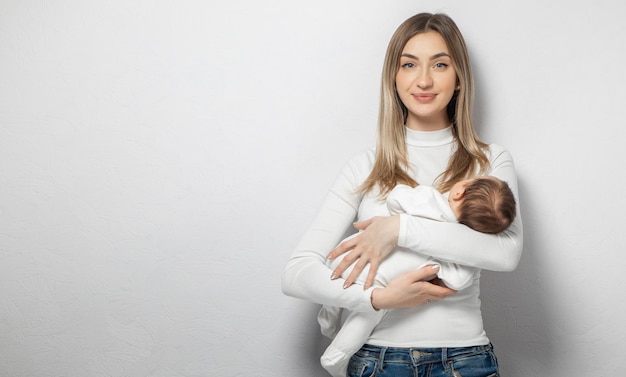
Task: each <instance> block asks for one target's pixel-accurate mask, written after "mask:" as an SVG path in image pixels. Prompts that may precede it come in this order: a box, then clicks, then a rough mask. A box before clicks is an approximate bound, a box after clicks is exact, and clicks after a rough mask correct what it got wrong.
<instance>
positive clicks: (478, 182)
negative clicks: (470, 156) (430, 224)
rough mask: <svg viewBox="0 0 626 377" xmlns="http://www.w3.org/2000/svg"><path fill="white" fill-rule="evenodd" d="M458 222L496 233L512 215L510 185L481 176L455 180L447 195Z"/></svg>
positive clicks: (508, 221)
mask: <svg viewBox="0 0 626 377" xmlns="http://www.w3.org/2000/svg"><path fill="white" fill-rule="evenodd" d="M448 202H449V203H450V207H451V208H452V210H453V211H454V214H455V215H456V217H457V219H458V221H459V223H461V224H464V225H467V226H469V227H470V228H472V229H474V230H477V231H479V232H483V233H499V232H501V231H503V230H505V229H506V228H508V227H509V225H511V223H512V222H513V219H514V218H515V213H516V210H515V196H513V192H512V191H511V188H510V187H509V185H508V184H507V183H506V182H504V181H501V180H499V179H497V178H494V177H490V176H484V177H476V178H471V179H466V180H464V181H460V182H457V183H456V184H455V185H454V186H452V189H451V190H450V196H449V197H448Z"/></svg>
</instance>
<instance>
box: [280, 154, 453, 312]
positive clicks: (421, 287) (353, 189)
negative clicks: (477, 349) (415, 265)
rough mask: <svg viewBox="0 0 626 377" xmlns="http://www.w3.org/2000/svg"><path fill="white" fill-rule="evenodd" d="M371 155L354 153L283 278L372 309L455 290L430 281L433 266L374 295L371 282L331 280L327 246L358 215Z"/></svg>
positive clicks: (316, 295) (292, 291)
mask: <svg viewBox="0 0 626 377" xmlns="http://www.w3.org/2000/svg"><path fill="white" fill-rule="evenodd" d="M373 158H374V156H373V153H370V154H368V155H362V156H361V157H360V158H359V157H357V158H355V159H353V160H352V161H351V162H350V163H349V164H348V165H347V166H346V167H345V168H344V169H343V171H342V173H341V174H340V176H339V177H338V178H337V180H336V182H335V184H334V185H333V187H332V189H331V190H330V192H329V193H328V195H327V196H326V199H325V200H324V203H323V205H322V207H321V208H320V210H319V212H318V214H317V216H316V217H315V219H314V221H313V223H312V224H311V226H310V227H309V229H308V230H307V231H306V233H305V234H304V236H303V237H302V239H301V241H300V243H299V244H298V246H297V247H296V250H295V251H294V252H293V254H292V256H291V258H290V259H289V261H288V263H287V266H286V268H285V271H284V273H283V278H282V290H283V292H284V293H285V294H286V295H288V296H292V297H297V298H301V299H305V300H307V301H312V302H315V303H318V304H323V305H331V306H337V307H342V308H347V309H350V310H355V311H360V312H369V311H373V310H374V308H373V305H377V306H376V307H377V308H378V309H381V308H384V309H386V308H399V307H407V306H415V305H419V304H421V303H423V302H426V301H429V300H438V299H441V298H443V297H446V296H448V295H451V294H454V293H455V291H453V290H451V289H449V288H446V287H441V286H439V285H436V284H432V283H429V282H428V281H429V280H431V279H433V278H434V277H435V275H436V271H435V270H433V269H432V268H431V267H424V268H422V269H419V270H417V271H414V272H412V273H410V274H404V275H402V276H400V277H398V278H396V279H393V280H392V281H391V282H390V283H389V285H388V286H387V287H386V288H376V297H374V295H373V288H367V289H364V287H362V286H360V285H353V286H350V287H347V288H345V286H346V281H345V280H343V279H342V278H341V277H339V278H337V279H333V280H331V278H330V277H331V270H330V268H328V267H327V266H326V257H327V254H328V251H329V250H331V249H332V248H333V247H335V246H336V244H337V242H339V241H340V240H341V238H342V237H343V236H344V234H345V232H346V231H347V230H348V229H349V228H350V227H351V225H352V222H353V221H354V218H355V216H356V213H357V209H358V206H359V204H360V201H361V198H362V196H361V194H359V193H358V191H357V188H358V187H359V186H360V184H361V182H363V180H364V179H365V177H366V176H367V174H369V171H370V170H371V162H372V161H373ZM396 229H397V227H396ZM396 239H397V235H396ZM338 276H339V275H338Z"/></svg>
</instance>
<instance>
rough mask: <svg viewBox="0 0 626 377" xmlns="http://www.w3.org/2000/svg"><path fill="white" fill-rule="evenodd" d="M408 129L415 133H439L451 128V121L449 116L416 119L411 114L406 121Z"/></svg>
mask: <svg viewBox="0 0 626 377" xmlns="http://www.w3.org/2000/svg"><path fill="white" fill-rule="evenodd" d="M406 127H407V128H409V129H411V130H413V131H439V130H443V129H444V128H448V127H450V120H449V119H448V115H447V114H442V115H440V116H435V117H429V118H426V117H416V116H412V115H411V114H409V116H408V117H407V120H406Z"/></svg>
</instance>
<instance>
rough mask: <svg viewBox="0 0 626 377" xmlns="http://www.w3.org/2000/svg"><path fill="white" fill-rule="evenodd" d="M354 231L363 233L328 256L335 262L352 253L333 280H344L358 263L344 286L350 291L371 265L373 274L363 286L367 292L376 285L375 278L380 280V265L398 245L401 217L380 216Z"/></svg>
mask: <svg viewBox="0 0 626 377" xmlns="http://www.w3.org/2000/svg"><path fill="white" fill-rule="evenodd" d="M354 227H355V228H356V229H358V230H361V232H360V233H359V234H358V235H356V236H355V237H352V238H350V239H348V240H346V241H344V242H342V243H341V244H339V246H337V247H336V248H334V249H333V250H332V251H331V252H330V254H328V258H329V259H334V258H337V257H338V256H340V255H342V254H344V253H346V252H349V253H348V254H347V255H346V256H345V258H343V260H342V261H341V263H339V265H338V266H337V268H335V270H334V271H333V274H332V276H331V279H336V278H338V277H339V276H341V274H343V272H344V271H345V270H346V269H347V268H348V267H349V266H350V265H351V264H352V263H354V262H355V261H356V263H355V265H354V267H353V268H352V271H351V273H350V275H349V276H348V278H347V279H346V282H345V284H344V287H345V288H347V287H349V286H350V285H352V283H354V281H355V280H356V279H357V278H358V276H359V274H361V272H362V271H363V269H364V268H365V266H367V265H368V264H369V265H370V266H369V272H368V274H367V279H366V280H365V284H364V285H363V288H364V289H367V288H369V287H371V286H372V284H373V283H374V277H375V276H376V271H377V270H378V265H380V262H382V261H383V259H385V258H386V257H387V255H389V253H390V252H391V251H392V250H393V248H394V247H396V245H397V244H398V233H399V231H400V216H399V215H394V216H386V217H380V216H377V217H373V218H371V219H369V220H366V221H361V222H358V223H355V224H354Z"/></svg>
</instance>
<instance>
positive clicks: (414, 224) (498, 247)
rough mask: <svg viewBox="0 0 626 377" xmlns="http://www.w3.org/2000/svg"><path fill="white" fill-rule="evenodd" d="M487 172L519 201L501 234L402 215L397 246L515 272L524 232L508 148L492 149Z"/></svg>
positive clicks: (464, 262)
mask: <svg viewBox="0 0 626 377" xmlns="http://www.w3.org/2000/svg"><path fill="white" fill-rule="evenodd" d="M489 155H490V164H491V168H490V171H489V172H488V174H489V175H492V176H494V177H496V178H499V179H501V180H503V181H505V182H507V183H508V184H509V186H510V187H511V191H513V194H514V195H515V200H516V202H517V216H516V217H515V220H514V221H513V223H512V224H511V226H510V227H509V228H508V229H507V230H505V231H504V232H501V233H498V234H486V233H480V232H477V231H475V230H472V229H470V228H468V227H466V226H464V225H461V224H455V223H446V222H438V221H432V220H428V219H423V218H419V217H413V216H408V215H400V232H399V237H398V245H399V246H403V247H406V248H409V249H411V250H415V251H419V252H421V253H423V254H426V255H429V256H431V257H433V258H436V259H440V260H443V261H449V262H454V263H459V264H462V265H465V266H470V267H477V268H481V269H487V270H493V271H512V270H514V269H515V268H516V267H517V264H518V263H519V259H520V257H521V254H522V246H523V232H522V219H521V213H520V205H519V194H518V186H517V178H516V175H515V166H514V164H513V158H512V157H511V155H510V154H509V152H508V151H506V150H505V149H503V148H501V147H499V146H497V145H491V146H490V153H489Z"/></svg>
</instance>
